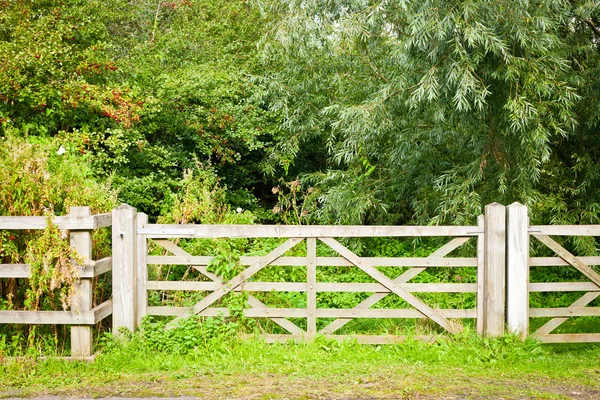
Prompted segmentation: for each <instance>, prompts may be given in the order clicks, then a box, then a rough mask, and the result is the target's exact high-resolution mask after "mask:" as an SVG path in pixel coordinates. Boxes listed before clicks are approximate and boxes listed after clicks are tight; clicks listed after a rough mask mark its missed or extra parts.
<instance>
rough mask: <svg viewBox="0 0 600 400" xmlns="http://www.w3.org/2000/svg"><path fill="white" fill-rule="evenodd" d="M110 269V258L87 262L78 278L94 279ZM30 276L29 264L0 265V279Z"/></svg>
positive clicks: (80, 270)
mask: <svg viewBox="0 0 600 400" xmlns="http://www.w3.org/2000/svg"><path fill="white" fill-rule="evenodd" d="M111 269H112V259H111V257H106V258H103V259H101V260H98V261H89V263H88V264H86V265H85V266H83V268H82V269H79V277H80V278H89V279H91V278H94V277H96V276H98V275H101V274H103V273H105V272H108V271H110V270H111ZM30 274H31V270H30V265H29V264H0V278H29V275H30Z"/></svg>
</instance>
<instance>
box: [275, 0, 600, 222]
mask: <svg viewBox="0 0 600 400" xmlns="http://www.w3.org/2000/svg"><path fill="white" fill-rule="evenodd" d="M598 4H600V3H598V2H597V1H560V0H530V1H525V0H521V1H516V0H496V1H493V2H492V1H487V0H472V1H455V0H454V1H445V0H423V1H403V0H391V1H385V0H384V1H362V0H345V1H325V0H305V1H299V0H297V1H292V0H290V1H278V2H274V4H271V5H269V6H265V9H266V10H268V12H271V13H275V14H276V15H277V16H278V18H277V23H275V24H273V25H272V26H271V29H270V31H269V34H268V35H267V36H266V37H265V38H264V42H263V55H264V58H265V61H266V62H268V63H270V64H271V65H272V66H273V69H272V72H271V74H269V75H268V76H266V77H265V78H264V83H265V84H266V86H267V87H268V92H269V94H270V99H269V100H270V102H271V106H272V107H273V108H274V109H276V110H279V111H280V112H282V113H283V116H284V127H285V129H286V131H287V133H288V135H289V138H288V140H285V141H282V142H281V145H280V146H279V147H278V148H277V149H275V151H274V152H273V154H272V158H273V160H274V161H275V162H276V161H280V162H282V161H285V162H288V161H289V160H290V159H293V157H294V156H295V155H297V154H298V153H299V152H301V151H306V150H307V149H306V146H307V145H309V144H312V145H314V143H322V144H323V145H326V147H327V149H328V160H327V164H326V165H325V166H324V167H323V169H322V170H321V171H319V172H316V173H313V174H310V175H306V176H305V177H304V178H303V179H304V180H305V181H306V182H307V183H309V184H311V185H315V187H316V188H317V189H318V190H316V191H315V192H314V193H317V194H318V195H319V196H320V199H321V201H322V207H321V208H320V211H319V212H320V213H321V214H320V216H321V218H322V219H323V220H329V221H337V222H359V221H367V222H375V221H378V222H382V221H385V222H400V221H404V222H406V221H408V220H411V219H413V220H414V219H417V220H426V219H427V220H428V219H430V218H436V219H438V220H446V221H450V220H451V221H454V222H456V223H459V222H463V221H465V220H470V221H471V222H472V221H473V218H474V216H475V215H478V214H479V213H480V212H481V207H482V205H483V204H486V203H488V202H491V201H499V202H504V203H508V202H511V201H515V200H519V201H521V202H524V203H526V204H529V205H530V206H532V208H533V209H534V210H536V215H538V216H543V217H544V218H545V219H547V214H548V213H551V214H552V215H553V217H557V218H561V219H565V220H571V221H573V220H582V221H585V222H591V221H597V220H598V217H599V211H600V208H599V202H598V199H599V194H600V193H599V188H600V169H599V163H598V159H599V158H600V157H599V156H600V141H599V140H598V139H600V134H599V133H598V123H599V117H598V116H599V115H600V112H599V111H600V103H599V102H598V99H597V93H600V92H599V89H600V81H599V78H598V77H599V76H600V69H599V67H598V64H599V61H600V57H599V55H600V53H599V52H600V48H599V46H600V29H599V27H600V23H599V17H600V10H599V8H600V7H599V6H598ZM308 151H310V149H308ZM557 211H561V212H560V213H558V212H557Z"/></svg>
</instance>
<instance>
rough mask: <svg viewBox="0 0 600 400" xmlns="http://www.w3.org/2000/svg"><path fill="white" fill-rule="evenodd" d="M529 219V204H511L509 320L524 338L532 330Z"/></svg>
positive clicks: (508, 225)
mask: <svg viewBox="0 0 600 400" xmlns="http://www.w3.org/2000/svg"><path fill="white" fill-rule="evenodd" d="M528 227H529V218H528V217H527V207H526V206H524V205H523V204H520V203H516V202H515V203H512V204H511V205H509V206H508V207H507V215H506V322H507V325H508V330H509V332H511V333H515V334H518V335H519V336H521V338H522V339H525V337H526V336H527V333H528V331H529V288H528V286H529V232H528V231H527V230H528Z"/></svg>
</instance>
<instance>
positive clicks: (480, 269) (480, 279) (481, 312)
mask: <svg viewBox="0 0 600 400" xmlns="http://www.w3.org/2000/svg"><path fill="white" fill-rule="evenodd" d="M477 226H478V228H479V229H478V230H479V232H480V233H479V234H478V235H477V299H476V304H477V320H476V321H475V330H476V332H477V334H479V335H481V336H483V329H484V325H485V324H484V319H485V288H484V282H485V216H483V215H479V216H478V217H477Z"/></svg>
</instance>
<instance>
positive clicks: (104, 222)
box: [94, 213, 112, 229]
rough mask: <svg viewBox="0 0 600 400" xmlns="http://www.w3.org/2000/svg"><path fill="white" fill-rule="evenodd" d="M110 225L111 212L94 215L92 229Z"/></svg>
mask: <svg viewBox="0 0 600 400" xmlns="http://www.w3.org/2000/svg"><path fill="white" fill-rule="evenodd" d="M109 226H112V213H106V214H96V215H94V229H99V228H106V227H109Z"/></svg>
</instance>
